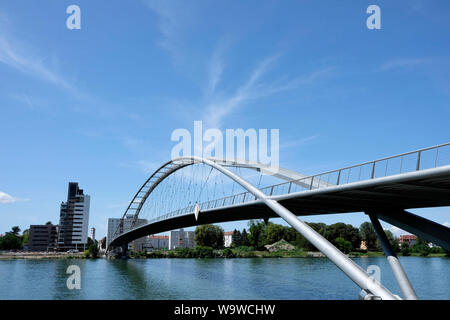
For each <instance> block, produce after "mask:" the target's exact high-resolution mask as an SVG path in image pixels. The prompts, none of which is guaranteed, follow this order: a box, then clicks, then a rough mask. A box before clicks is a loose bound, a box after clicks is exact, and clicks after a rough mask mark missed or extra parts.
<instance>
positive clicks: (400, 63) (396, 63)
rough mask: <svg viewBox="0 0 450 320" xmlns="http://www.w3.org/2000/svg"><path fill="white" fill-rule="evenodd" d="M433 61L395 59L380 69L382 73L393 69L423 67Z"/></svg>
mask: <svg viewBox="0 0 450 320" xmlns="http://www.w3.org/2000/svg"><path fill="white" fill-rule="evenodd" d="M431 61H432V60H431V59H425V58H403V59H395V60H390V61H387V62H385V63H383V64H382V65H381V66H380V69H381V70H382V71H390V70H392V69H397V68H407V67H412V66H417V65H422V64H426V63H430V62H431Z"/></svg>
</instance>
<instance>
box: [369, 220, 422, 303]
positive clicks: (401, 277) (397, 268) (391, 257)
mask: <svg viewBox="0 0 450 320" xmlns="http://www.w3.org/2000/svg"><path fill="white" fill-rule="evenodd" d="M366 214H368V215H369V217H370V221H372V225H373V227H374V229H375V232H376V233H377V236H378V239H379V240H380V243H381V246H382V247H383V251H384V254H385V255H386V258H387V260H388V262H389V265H390V266H391V269H392V272H393V273H394V276H395V279H397V283H398V285H399V287H400V290H402V293H403V296H404V297H405V298H406V299H407V300H417V299H418V298H417V295H416V293H415V291H414V289H413V287H412V285H411V283H410V282H409V279H408V276H407V275H406V273H405V270H403V267H402V265H401V263H400V261H399V260H398V257H397V255H396V254H395V252H394V250H393V249H392V247H391V244H390V243H389V240H388V238H387V237H386V233H384V230H383V228H382V227H381V224H380V221H378V218H377V216H376V215H375V214H373V213H366Z"/></svg>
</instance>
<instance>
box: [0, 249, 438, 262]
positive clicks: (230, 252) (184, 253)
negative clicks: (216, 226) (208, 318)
mask: <svg viewBox="0 0 450 320" xmlns="http://www.w3.org/2000/svg"><path fill="white" fill-rule="evenodd" d="M347 256H348V257H350V258H371V257H382V256H384V253H383V252H379V251H369V252H365V253H362V252H350V253H349V254H347ZM399 256H401V255H400V254H399ZM411 256H412V257H422V258H436V257H437V258H445V257H446V256H445V254H444V253H431V254H429V255H428V256H425V257H424V256H421V255H420V254H416V253H413V254H411ZM324 257H325V255H324V254H323V253H322V252H319V251H303V250H298V249H296V250H291V251H287V250H280V251H277V252H269V251H265V250H264V251H260V250H247V251H242V250H237V249H220V250H208V249H206V250H203V252H202V253H199V252H198V250H197V252H196V251H195V249H188V250H186V249H178V250H171V251H163V250H161V251H159V250H158V251H152V252H131V254H130V258H131V259H165V258H174V259H183V258H211V259H214V258H237V259H239V258H243V259H245V258H324ZM11 259H29V260H39V259H87V257H86V256H85V255H84V253H82V252H79V253H66V252H7V253H0V260H11Z"/></svg>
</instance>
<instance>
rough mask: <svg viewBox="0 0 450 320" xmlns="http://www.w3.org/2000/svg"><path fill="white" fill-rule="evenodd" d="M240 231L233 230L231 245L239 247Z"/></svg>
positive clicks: (240, 240) (240, 242)
mask: <svg viewBox="0 0 450 320" xmlns="http://www.w3.org/2000/svg"><path fill="white" fill-rule="evenodd" d="M242 245H243V244H242V233H241V232H240V231H239V230H236V229H234V231H233V243H232V246H233V247H240V246H242Z"/></svg>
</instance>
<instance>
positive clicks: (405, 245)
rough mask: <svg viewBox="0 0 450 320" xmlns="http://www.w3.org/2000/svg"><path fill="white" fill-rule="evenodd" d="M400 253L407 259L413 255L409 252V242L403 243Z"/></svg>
mask: <svg viewBox="0 0 450 320" xmlns="http://www.w3.org/2000/svg"><path fill="white" fill-rule="evenodd" d="M400 253H401V254H402V256H405V257H407V256H410V255H411V253H410V252H409V245H408V243H407V242H403V243H402V246H401V249H400Z"/></svg>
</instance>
